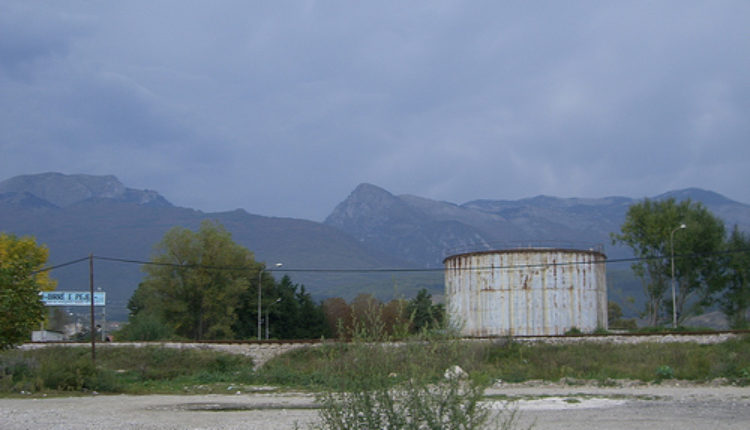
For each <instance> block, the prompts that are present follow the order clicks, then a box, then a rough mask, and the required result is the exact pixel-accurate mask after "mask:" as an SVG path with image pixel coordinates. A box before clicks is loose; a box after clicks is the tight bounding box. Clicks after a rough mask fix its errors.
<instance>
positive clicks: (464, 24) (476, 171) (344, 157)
mask: <svg viewBox="0 0 750 430" xmlns="http://www.w3.org/2000/svg"><path fill="white" fill-rule="evenodd" d="M4 8H5V9H6V10H4V11H3V13H0V92H2V94H3V97H2V98H0V108H2V109H3V114H2V115H0V127H1V130H0V149H2V152H3V160H2V161H0V168H1V170H2V171H3V172H4V177H10V176H13V175H15V174H22V173H33V172H38V171H47V170H55V171H63V172H68V173H76V172H82V173H94V174H115V175H117V176H118V177H119V178H120V179H121V180H123V182H125V183H126V184H127V185H128V186H132V187H141V188H151V189H157V190H159V191H161V192H162V193H163V194H165V195H166V197H167V198H169V199H171V200H172V201H174V202H175V203H177V204H181V205H187V206H192V207H197V208H200V209H204V210H222V209H233V208H236V207H243V208H246V209H247V210H249V211H251V212H256V213H261V214H273V215H286V216H298V217H308V218H314V219H321V218H323V217H324V216H325V215H326V214H327V213H328V212H329V211H330V210H331V209H332V208H333V206H335V204H336V203H338V202H339V201H340V200H342V199H343V198H345V197H346V195H347V194H348V193H349V192H350V191H351V190H352V189H353V188H354V187H355V186H356V185H357V184H358V183H359V182H364V181H367V182H372V183H375V184H377V185H380V186H383V187H385V188H387V189H389V190H391V191H393V192H395V193H410V194H416V195H422V196H426V197H431V198H436V199H441V200H448V201H453V202H457V203H460V202H463V201H466V200H470V199H475V198H520V197H527V196H533V195H536V194H542V193H543V194H553V195H560V196H583V197H597V196H605V195H612V194H620V195H628V196H634V197H640V196H646V195H655V194H659V193H661V192H664V191H666V190H668V189H672V188H681V187H688V186H697V187H703V188H708V189H713V190H715V191H718V192H721V193H724V194H726V195H728V196H729V197H732V198H735V199H739V200H741V201H744V202H750V193H749V192H748V191H747V187H746V186H744V184H746V183H747V180H748V179H749V175H748V173H747V172H748V171H750V145H747V140H748V136H750V126H749V125H748V122H747V120H746V119H747V118H748V117H749V116H750V115H749V114H750V105H749V103H750V102H749V100H750V94H749V93H750V77H749V76H750V60H749V58H750V55H748V54H747V41H748V40H750V38H749V37H748V36H750V33H749V32H748V30H747V25H746V23H747V22H748V19H749V18H750V5H748V4H747V3H745V2H732V1H723V2H711V3H708V2H659V3H649V2H627V3H614V2H613V3H605V2H576V3H570V2H536V3H531V4H518V3H510V2H509V3H504V2H469V3H466V2H452V1H442V2H441V1H438V2H411V3H403V2H377V3H371V2H361V3H350V2H346V3H336V2H316V1H308V2H299V3H261V2H259V3H248V2H211V3H207V2H189V3H185V2H157V3H156V4H152V3H145V2H144V3H138V2H135V3H132V2H127V3H91V2H71V3H66V4H64V5H63V4H61V3H57V2H49V3H28V2H10V3H8V4H7V6H4Z"/></svg>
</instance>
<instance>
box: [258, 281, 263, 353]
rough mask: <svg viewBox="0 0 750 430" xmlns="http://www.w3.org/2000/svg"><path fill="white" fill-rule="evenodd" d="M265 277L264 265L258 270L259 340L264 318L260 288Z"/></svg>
mask: <svg viewBox="0 0 750 430" xmlns="http://www.w3.org/2000/svg"><path fill="white" fill-rule="evenodd" d="M262 277H263V267H261V268H260V271H259V272H258V340H261V338H262V336H261V320H262V319H263V318H262V317H261V312H262V307H261V305H260V300H261V298H262V296H261V293H260V290H261V286H262V284H261V281H262Z"/></svg>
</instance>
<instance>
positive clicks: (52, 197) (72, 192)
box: [0, 172, 171, 207]
mask: <svg viewBox="0 0 750 430" xmlns="http://www.w3.org/2000/svg"><path fill="white" fill-rule="evenodd" d="M0 193H29V194H32V195H34V196H36V197H38V198H40V199H43V200H46V201H48V202H50V203H52V204H54V205H56V206H59V207H67V206H70V205H73V204H75V203H78V202H81V201H84V200H88V199H92V198H102V199H113V200H120V201H127V202H133V203H137V204H140V205H158V206H165V205H166V206H171V204H170V203H169V202H168V201H167V200H166V199H164V197H162V196H161V195H160V194H159V193H157V192H156V191H150V190H134V189H132V188H127V187H125V185H123V184H122V182H120V181H119V180H118V179H117V178H116V177H115V176H113V175H106V176H95V175H83V174H76V175H65V174H62V173H56V172H48V173H41V174H35V175H21V176H15V177H13V178H10V179H7V180H5V181H2V182H0Z"/></svg>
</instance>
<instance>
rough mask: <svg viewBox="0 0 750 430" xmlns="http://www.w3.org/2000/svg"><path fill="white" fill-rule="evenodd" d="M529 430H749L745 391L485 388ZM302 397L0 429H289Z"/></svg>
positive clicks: (70, 407)
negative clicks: (530, 429)
mask: <svg viewBox="0 0 750 430" xmlns="http://www.w3.org/2000/svg"><path fill="white" fill-rule="evenodd" d="M487 394H488V395H490V396H497V400H494V401H493V405H495V406H497V407H498V409H502V407H503V406H504V405H505V402H506V401H507V399H512V400H513V402H512V403H511V405H514V407H516V408H517V409H518V410H519V412H520V415H521V424H522V426H528V425H529V424H531V423H534V428H535V429H576V430H586V429H652V428H659V429H680V430H691V429H707V428H708V429H743V430H746V429H750V388H747V387H732V386H707V385H693V384H686V383H680V382H670V383H665V384H661V385H634V384H632V385H631V384H618V386H615V387H597V386H590V385H560V384H544V383H538V382H530V383H524V384H497V385H495V386H493V387H492V388H490V389H488V390H487ZM313 408H314V401H313V397H312V396H311V395H310V394H307V393H290V392H283V393H269V392H259V393H253V394H235V395H185V396H178V395H147V396H129V395H116V396H83V397H57V398H16V399H0V428H1V429H8V430H12V429H71V428H75V429H292V428H294V427H295V423H298V424H299V426H300V428H305V427H306V424H307V423H309V422H311V421H313V420H315V418H316V411H315V409H313Z"/></svg>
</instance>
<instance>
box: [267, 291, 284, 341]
mask: <svg viewBox="0 0 750 430" xmlns="http://www.w3.org/2000/svg"><path fill="white" fill-rule="evenodd" d="M280 301H281V297H279V298H278V299H276V300H274V301H273V303H271V304H270V305H268V306H266V340H268V337H269V328H268V326H269V325H270V324H271V318H270V317H269V316H268V313H269V312H270V310H271V306H273V305H275V304H276V303H278V302H280Z"/></svg>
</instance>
